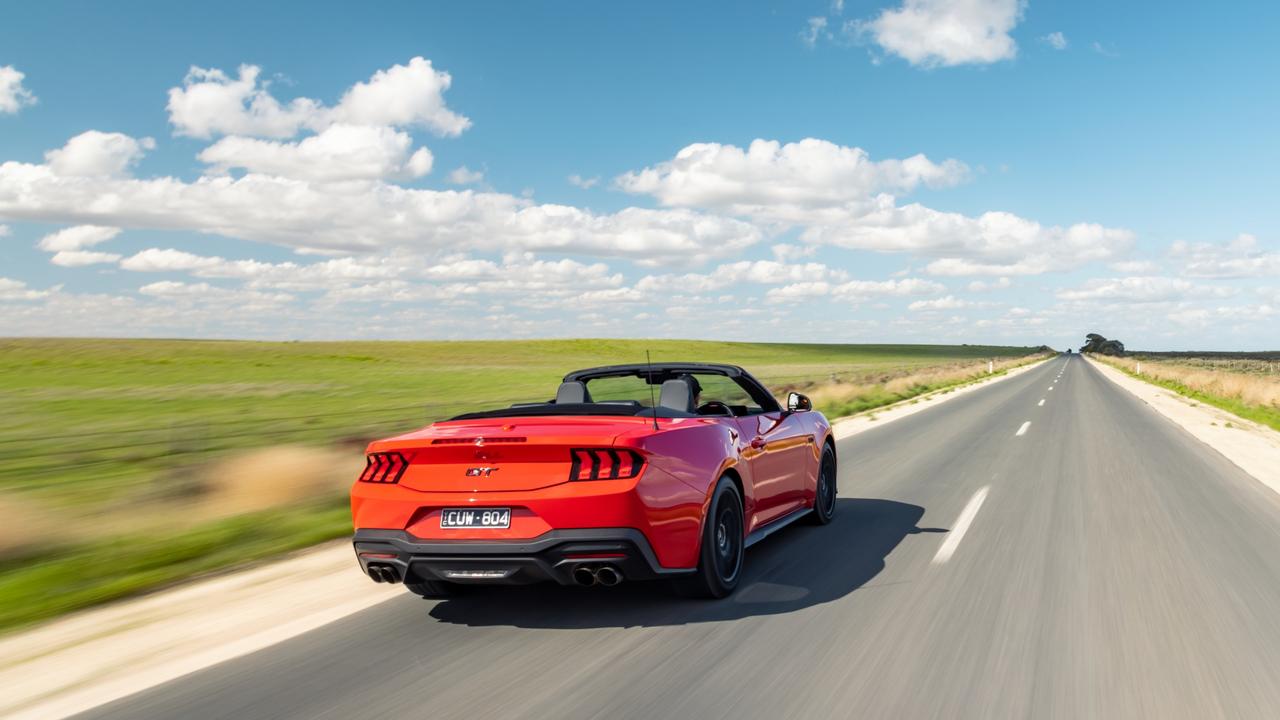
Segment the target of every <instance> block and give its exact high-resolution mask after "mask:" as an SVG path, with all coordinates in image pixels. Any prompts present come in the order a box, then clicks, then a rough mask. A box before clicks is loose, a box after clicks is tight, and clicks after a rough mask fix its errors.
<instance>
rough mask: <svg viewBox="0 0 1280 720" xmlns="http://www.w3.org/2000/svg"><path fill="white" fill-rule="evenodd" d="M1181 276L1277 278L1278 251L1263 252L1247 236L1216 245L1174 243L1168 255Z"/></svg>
mask: <svg viewBox="0 0 1280 720" xmlns="http://www.w3.org/2000/svg"><path fill="white" fill-rule="evenodd" d="M1169 254H1170V255H1171V256H1172V257H1173V258H1174V259H1175V260H1177V261H1180V262H1181V263H1182V266H1183V270H1182V272H1183V274H1185V275H1187V276H1188V277H1200V278H1250V277H1270V278H1280V250H1266V249H1264V248H1263V247H1262V245H1261V243H1259V242H1258V238H1256V237H1254V236H1253V235H1250V234H1248V233H1242V234H1240V235H1238V236H1237V237H1236V238H1235V239H1234V240H1231V241H1228V242H1225V243H1220V244H1211V243H1196V244H1191V243H1186V242H1176V243H1174V244H1173V247H1172V248H1171V249H1170V253H1169Z"/></svg>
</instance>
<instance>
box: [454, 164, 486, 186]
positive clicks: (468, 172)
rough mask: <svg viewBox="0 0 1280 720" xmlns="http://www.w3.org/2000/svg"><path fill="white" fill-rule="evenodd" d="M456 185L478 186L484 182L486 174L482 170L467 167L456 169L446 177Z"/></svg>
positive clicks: (462, 166)
mask: <svg viewBox="0 0 1280 720" xmlns="http://www.w3.org/2000/svg"><path fill="white" fill-rule="evenodd" d="M445 180H448V181H449V182H450V183H452V184H454V185H478V184H480V183H482V182H484V173H483V172H482V171H480V170H472V169H471V168H469V167H467V166H466V165H461V166H459V167H456V168H454V169H453V170H452V171H450V172H449V174H448V175H447V176H445Z"/></svg>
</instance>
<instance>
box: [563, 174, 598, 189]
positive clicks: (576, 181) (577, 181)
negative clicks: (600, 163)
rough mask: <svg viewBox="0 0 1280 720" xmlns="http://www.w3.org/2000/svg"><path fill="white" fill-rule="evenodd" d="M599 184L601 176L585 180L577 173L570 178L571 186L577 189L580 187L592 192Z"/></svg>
mask: <svg viewBox="0 0 1280 720" xmlns="http://www.w3.org/2000/svg"><path fill="white" fill-rule="evenodd" d="M598 182H600V177H599V176H596V177H589V178H584V177H582V176H581V175H578V174H576V173H575V174H573V175H570V176H569V184H570V185H573V186H575V187H580V188H582V189H583V190H590V189H591V188H592V187H594V186H595V185H596V183H598Z"/></svg>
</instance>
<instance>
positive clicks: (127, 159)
mask: <svg viewBox="0 0 1280 720" xmlns="http://www.w3.org/2000/svg"><path fill="white" fill-rule="evenodd" d="M155 146H156V141H155V140H152V139H151V138H141V139H135V138H131V137H129V136H128V135H125V134H123V133H104V132H98V131H97V130H89V131H87V132H83V133H80V134H79V135H76V136H75V137H73V138H71V139H70V140H68V141H67V144H66V145H63V146H62V147H61V148H59V149H57V150H50V151H49V152H47V153H45V154H44V157H45V161H46V162H47V163H48V167H49V169H50V170H52V171H53V172H54V173H56V174H58V175H62V176H66V177H71V176H110V177H118V176H123V175H126V174H127V171H128V169H129V167H130V166H131V165H134V164H135V163H137V162H138V160H140V159H142V156H143V154H144V153H145V152H146V151H147V150H151V149H153V148H154V147H155Z"/></svg>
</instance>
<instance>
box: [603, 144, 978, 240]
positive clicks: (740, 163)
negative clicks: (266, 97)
mask: <svg viewBox="0 0 1280 720" xmlns="http://www.w3.org/2000/svg"><path fill="white" fill-rule="evenodd" d="M967 177H968V168H967V167H966V166H965V165H964V163H961V162H960V161H958V160H945V161H943V162H941V163H935V162H933V161H932V160H930V159H929V158H927V157H925V156H924V155H914V156H912V157H909V158H906V159H904V160H898V159H888V160H880V161H874V160H871V159H870V157H869V156H868V154H867V152H866V151H865V150H863V149H862V148H857V147H845V146H841V145H836V144H835V143H832V142H828V141H826V140H818V139H814V138H806V139H804V140H801V141H799V142H794V143H786V144H785V145H784V144H782V143H780V142H778V141H776V140H754V141H752V143H751V145H750V146H749V147H748V148H747V149H745V150H744V149H742V148H740V147H736V146H734V145H721V144H720V143H695V144H693V145H689V146H687V147H685V148H683V149H681V150H680V151H679V152H678V153H676V156H675V157H674V158H673V159H672V160H669V161H667V162H663V163H659V164H657V165H654V166H651V167H646V168H644V169H643V170H639V171H635V172H628V173H625V174H623V175H621V176H619V177H618V178H617V179H616V181H615V183H616V184H617V186H618V187H619V188H621V189H622V190H625V191H627V192H630V193H637V194H645V195H652V196H654V197H655V198H657V199H658V201H659V202H661V203H662V204H663V205H667V206H676V207H702V208H709V209H715V210H721V211H726V212H729V213H731V214H735V215H747V216H751V217H754V218H757V219H762V220H771V221H786V222H807V221H811V220H812V219H813V217H814V212H815V211H816V210H821V209H824V208H827V209H831V208H835V209H837V210H838V212H839V214H845V213H846V212H847V210H846V206H847V205H849V204H850V203H863V202H866V201H867V199H868V198H869V197H871V196H873V195H875V194H876V193H879V192H883V191H891V192H908V191H911V190H914V189H915V188H917V187H919V186H920V185H927V186H930V187H947V186H951V185H955V184H957V183H959V182H962V181H964V180H965V179H966V178H967Z"/></svg>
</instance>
